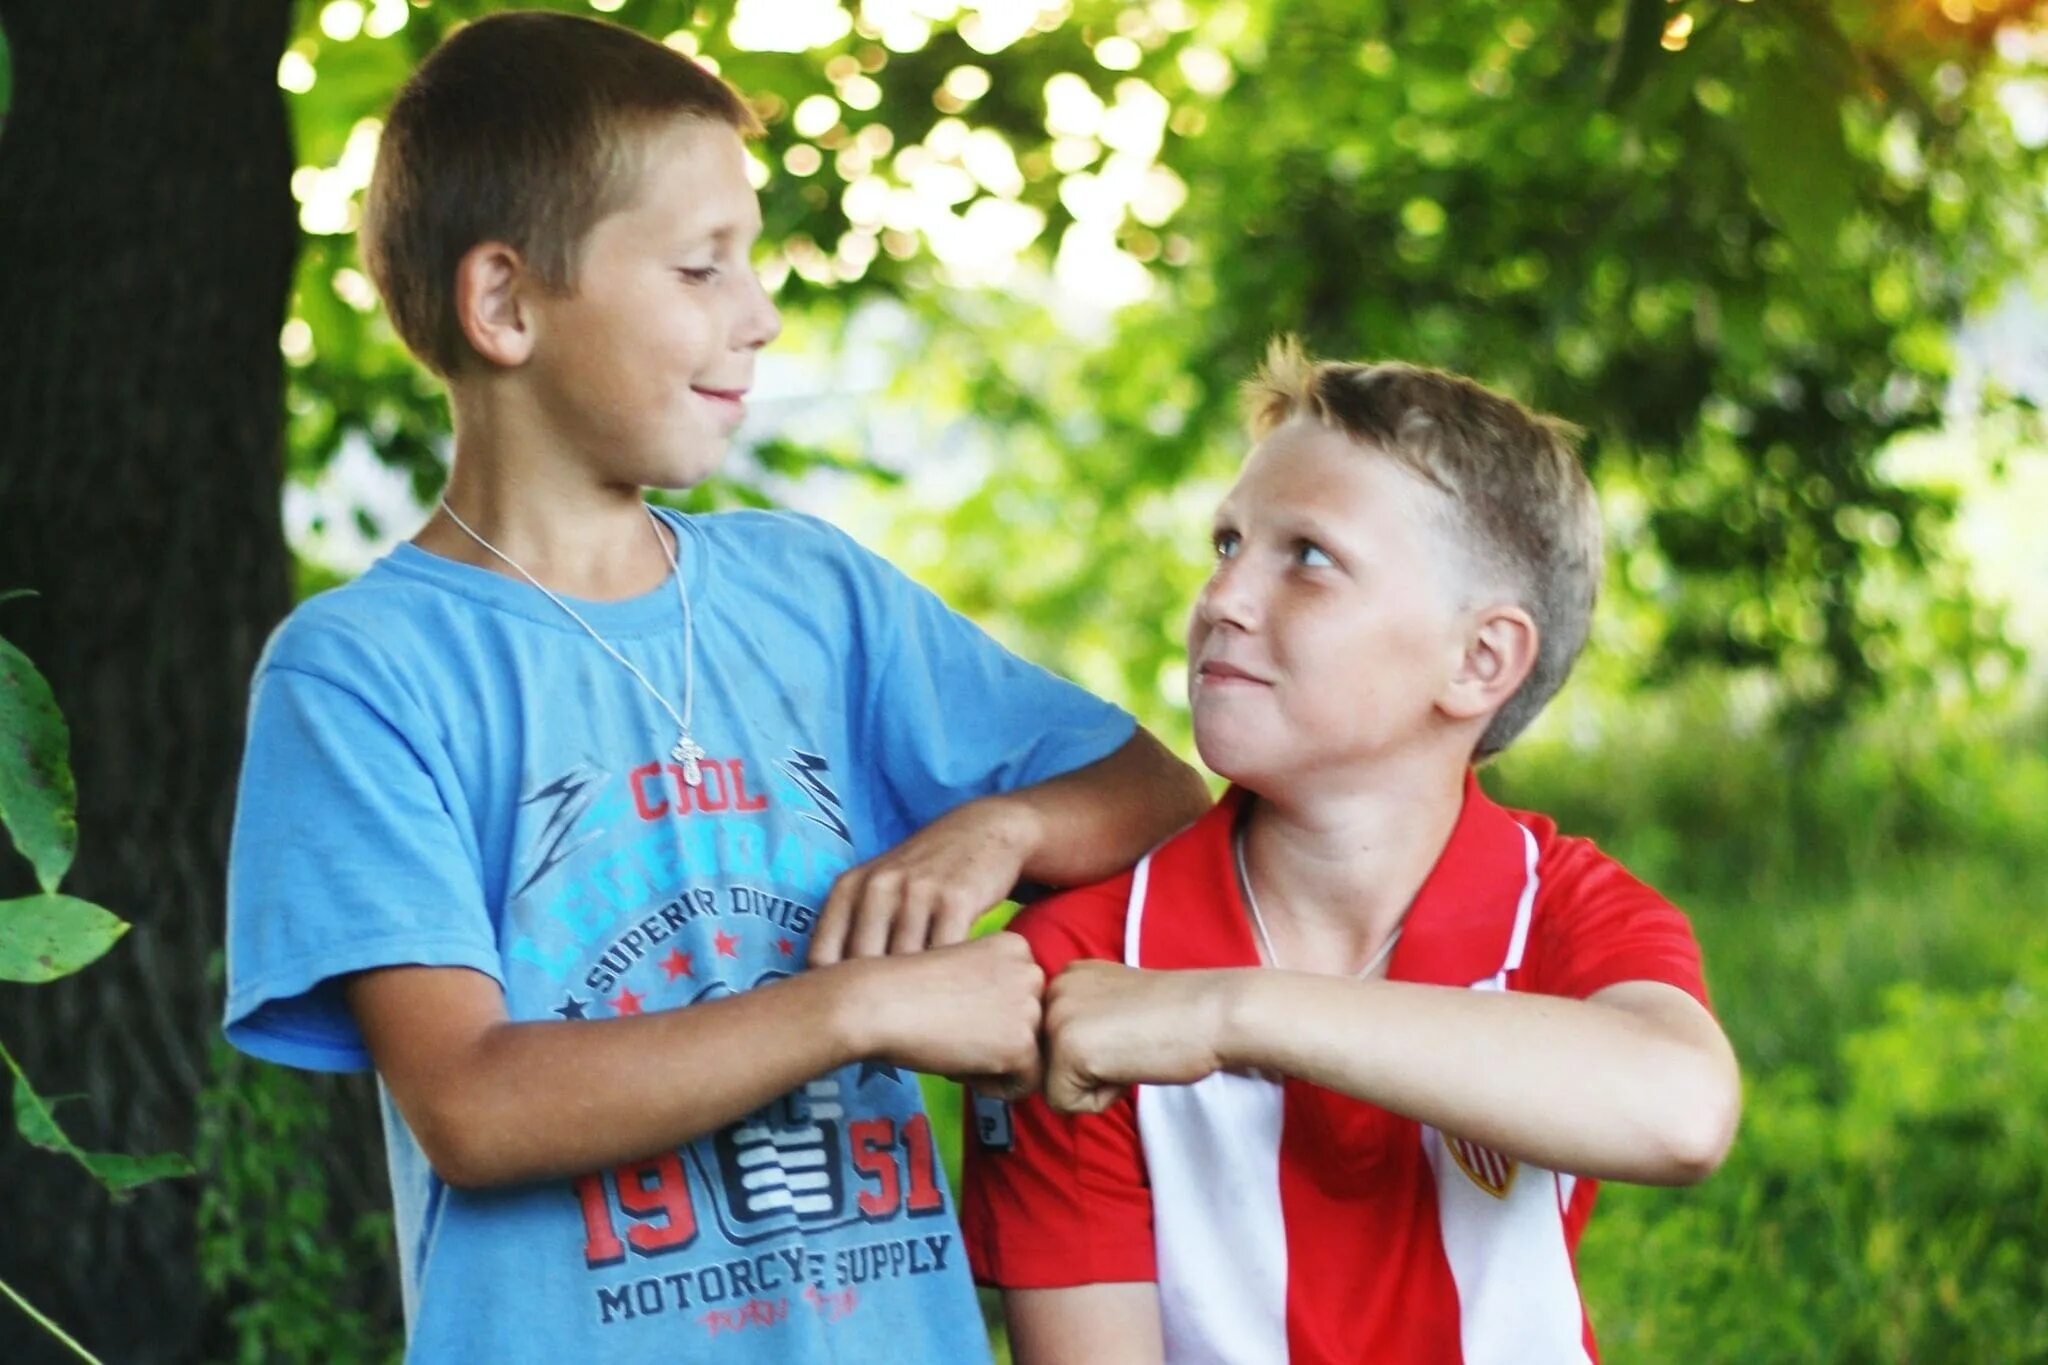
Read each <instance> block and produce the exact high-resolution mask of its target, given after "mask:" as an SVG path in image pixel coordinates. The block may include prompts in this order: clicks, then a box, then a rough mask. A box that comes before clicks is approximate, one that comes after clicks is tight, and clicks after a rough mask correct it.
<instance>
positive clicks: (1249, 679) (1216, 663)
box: [1195, 659, 1266, 684]
mask: <svg viewBox="0 0 2048 1365" xmlns="http://www.w3.org/2000/svg"><path fill="white" fill-rule="evenodd" d="M1195 676H1196V677H1197V678H1199V679H1200V680H1201V681H1203V682H1205V683H1259V684H1264V683H1265V681H1266V680H1265V679H1264V678H1260V677H1256V676H1254V675H1252V674H1250V673H1247V672H1245V671H1244V670H1243V669H1241V668H1239V667H1238V666H1237V665H1236V664H1228V663H1225V662H1223V660H1221V659H1210V660H1207V661H1205V662H1204V663H1203V664H1202V665H1201V666H1200V667H1199V668H1197V669H1196V670H1195Z"/></svg>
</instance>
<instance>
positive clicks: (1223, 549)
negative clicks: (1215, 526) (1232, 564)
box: [1209, 531, 1238, 559]
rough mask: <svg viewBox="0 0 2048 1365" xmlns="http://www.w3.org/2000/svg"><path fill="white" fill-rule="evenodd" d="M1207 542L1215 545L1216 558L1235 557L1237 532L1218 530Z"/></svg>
mask: <svg viewBox="0 0 2048 1365" xmlns="http://www.w3.org/2000/svg"><path fill="white" fill-rule="evenodd" d="M1209 543H1210V544H1211V545H1213V546H1215V547H1216V557H1217V558H1218V559H1235V558H1237V545H1238V535H1237V532H1235V531H1218V532H1216V534H1215V535H1213V536H1211V537H1210V538H1209Z"/></svg>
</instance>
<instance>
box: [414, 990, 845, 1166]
mask: <svg viewBox="0 0 2048 1365" xmlns="http://www.w3.org/2000/svg"><path fill="white" fill-rule="evenodd" d="M838 985H839V983H838V982H837V981H835V979H834V975H833V973H832V972H831V971H820V972H815V973H809V974H806V975H803V976H798V977H792V978H790V979H789V980H786V981H782V982H777V983H775V984H774V985H770V986H764V987H761V988H760V989H757V990H753V991H748V992H746V993H745V994H742V995H738V996H733V997H730V998H727V999H723V1000H713V1001H706V1002H704V1003H702V1004H698V1005H692V1006H690V1007H688V1008H685V1009H679V1010H665V1011H662V1012H660V1013H657V1014H647V1015H640V1016H636V1017H633V1018H626V1019H607V1020H599V1021H591V1022H577V1023H555V1022H552V1021H550V1022H546V1023H510V1022H500V1023H497V1024H494V1025H492V1026H490V1027H489V1028H487V1029H485V1030H483V1031H482V1032H481V1033H479V1034H478V1035H477V1037H476V1039H475V1041H474V1044H473V1046H471V1047H470V1048H468V1049H467V1050H465V1052H464V1053H462V1054H458V1055H457V1056H456V1057H455V1058H454V1059H453V1060H452V1061H451V1063H450V1064H449V1065H448V1066H447V1067H446V1068H445V1074H444V1075H442V1076H441V1077H438V1078H436V1081H435V1083H434V1084H433V1085H432V1091H431V1093H429V1094H426V1095H422V1096H419V1097H416V1098H415V1102H414V1103H413V1104H412V1105H411V1106H404V1105H402V1106H401V1107H403V1108H408V1115H407V1116H408V1119H409V1120H411V1121H413V1122H414V1124H415V1127H416V1128H419V1127H425V1128H427V1129H428V1131H423V1132H421V1133H420V1137H421V1140H422V1145H423V1146H424V1147H426V1149H427V1150H428V1152H429V1155H430V1157H432V1158H433V1159H434V1162H435V1165H436V1167H437V1169H439V1170H440V1171H441V1174H442V1175H443V1176H444V1178H446V1179H448V1180H450V1182H451V1183H456V1184H462V1185H472V1186H480V1185H496V1184H507V1183H512V1182H516V1181H524V1180H534V1179H539V1178H543V1177H547V1176H555V1175H569V1174H579V1173H582V1172H585V1171H591V1170H597V1169H600V1168H602V1167H606V1166H611V1165H615V1164H617V1163H619V1162H622V1161H631V1160H635V1159H638V1158H640V1157H644V1156H648V1155H650V1154H652V1153H655V1152H659V1151H661V1150H663V1149H666V1148H673V1147H675V1146H678V1145H680V1144H682V1143H685V1142H689V1141H691V1140H692V1139H695V1138H697V1137H700V1136H702V1135H704V1134H706V1133H709V1132H713V1131H715V1130H717V1129H718V1128H721V1127H723V1126H725V1125H726V1124H728V1123H731V1122H733V1121H734V1120H736V1119H738V1118H741V1117H743V1116H744V1115H746V1114H749V1113H751V1112H753V1111H754V1110H756V1109H758V1108H760V1107H761V1106H762V1105H764V1104H767V1103H768V1102H769V1101H771V1100H773V1099H775V1098H776V1097H777V1096H780V1095H783V1094H786V1093H788V1092H789V1091H791V1090H793V1089H795V1088H796V1087H798V1086H800V1085H802V1084H803V1083H804V1082H806V1081H808V1080H812V1079H814V1078H816V1077H818V1076H821V1075H823V1074H825V1073H826V1072H828V1071H831V1070H832V1069H834V1068H835V1067H838V1066H842V1065H845V1064H846V1063H847V1062H849V1061H851V1060H853V1059H854V1058H855V1057H856V1056H857V1055H860V1044H859V1040H858V1039H856V1038H855V1037H854V1036H853V1035H852V1031H851V1030H850V1029H848V1028H847V1027H846V1026H845V1025H844V1024H843V1023H842V1022H841V1017H842V1015H843V1013H844V1011H842V1010H841V1009H840V1008H839V1001H838V994H839V993H838V990H837V986H838ZM412 1110H419V1111H421V1112H420V1113H418V1114H417V1115H416V1114H414V1113H413V1112H411V1111H412Z"/></svg>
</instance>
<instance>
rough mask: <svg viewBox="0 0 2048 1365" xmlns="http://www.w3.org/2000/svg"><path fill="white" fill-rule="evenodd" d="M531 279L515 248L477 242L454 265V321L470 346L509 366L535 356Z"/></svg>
mask: <svg viewBox="0 0 2048 1365" xmlns="http://www.w3.org/2000/svg"><path fill="white" fill-rule="evenodd" d="M534 283H535V281H534V278H533V274H532V272H531V271H530V270H528V269H527V265H526V261H525V259H524V258H523V257H521V256H520V254H519V253H518V251H516V250H515V249H513V248H512V247H510V246H507V245H506V244H505V243H503V242H478V243H477V244H476V245H475V246H473V247H471V248H470V249H469V250H468V251H466V252H464V253H463V255H462V259H461V260H460V261H458V262H456V264H455V323H456V325H457V326H458V327H460V328H461V329H462V335H463V337H464V338H465V339H466V340H467V341H468V342H469V344H470V347H471V349H473V350H475V352H476V353H477V354H478V355H480V356H482V357H483V358H484V359H485V360H486V361H489V362H490V363H491V364H493V365H502V366H505V367H507V368H511V367H513V366H517V365H523V364H525V363H526V358H527V357H528V356H529V355H531V354H533V341H534V322H535V320H536V319H535V317H534V310H533V307H532V300H531V298H530V294H531V292H532V289H533V285H534Z"/></svg>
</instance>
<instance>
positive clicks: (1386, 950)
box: [1230, 821, 1407, 978]
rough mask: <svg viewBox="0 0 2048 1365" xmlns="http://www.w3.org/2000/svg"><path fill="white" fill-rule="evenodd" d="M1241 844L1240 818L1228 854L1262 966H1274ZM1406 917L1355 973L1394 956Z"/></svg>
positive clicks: (1375, 967)
mask: <svg viewBox="0 0 2048 1365" xmlns="http://www.w3.org/2000/svg"><path fill="white" fill-rule="evenodd" d="M1244 846H1245V829H1244V824H1243V822H1242V821H1240V822H1238V824H1237V825H1236V826H1235V828H1233V829H1232V830H1231V832H1230V854H1231V857H1233V858H1235V859H1236V860H1237V886H1238V889H1239V890H1240V891H1242V892H1244V908H1245V909H1247V910H1249V911H1251V912H1252V928H1254V929H1256V930H1258V931H1259V946H1260V947H1261V948H1263V949H1265V951H1266V965H1268V966H1270V967H1278V966H1279V965H1280V954H1278V953H1276V952H1274V951H1273V936H1272V935H1271V934H1269V933H1267V932H1266V917H1265V916H1264V915H1262V914H1260V913H1259V898H1258V897H1257V896H1256V895H1254V894H1252V873H1251V869H1250V868H1249V867H1247V866H1246V865H1245V859H1244ZM1406 919H1407V916H1406V915H1405V914H1404V915H1403V916H1402V920H1403V922H1402V923H1400V924H1396V925H1395V926H1394V932H1393V933H1391V934H1388V935H1387V941H1386V942H1385V943H1382V944H1381V945H1380V950H1379V951H1378V952H1376V953H1374V954H1373V955H1372V961H1370V962H1368V963H1366V964H1365V967H1364V969H1363V970H1361V971H1360V972H1359V973H1358V975H1359V976H1360V977H1361V978H1364V977H1368V976H1371V975H1372V974H1373V973H1374V972H1377V971H1378V970H1379V969H1380V967H1381V966H1382V965H1384V964H1385V962H1386V960H1387V959H1388V958H1390V957H1392V956H1393V955H1394V945H1395V944H1396V943H1399V942H1400V941H1401V930H1402V929H1404V928H1406V927H1407V924H1406Z"/></svg>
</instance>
